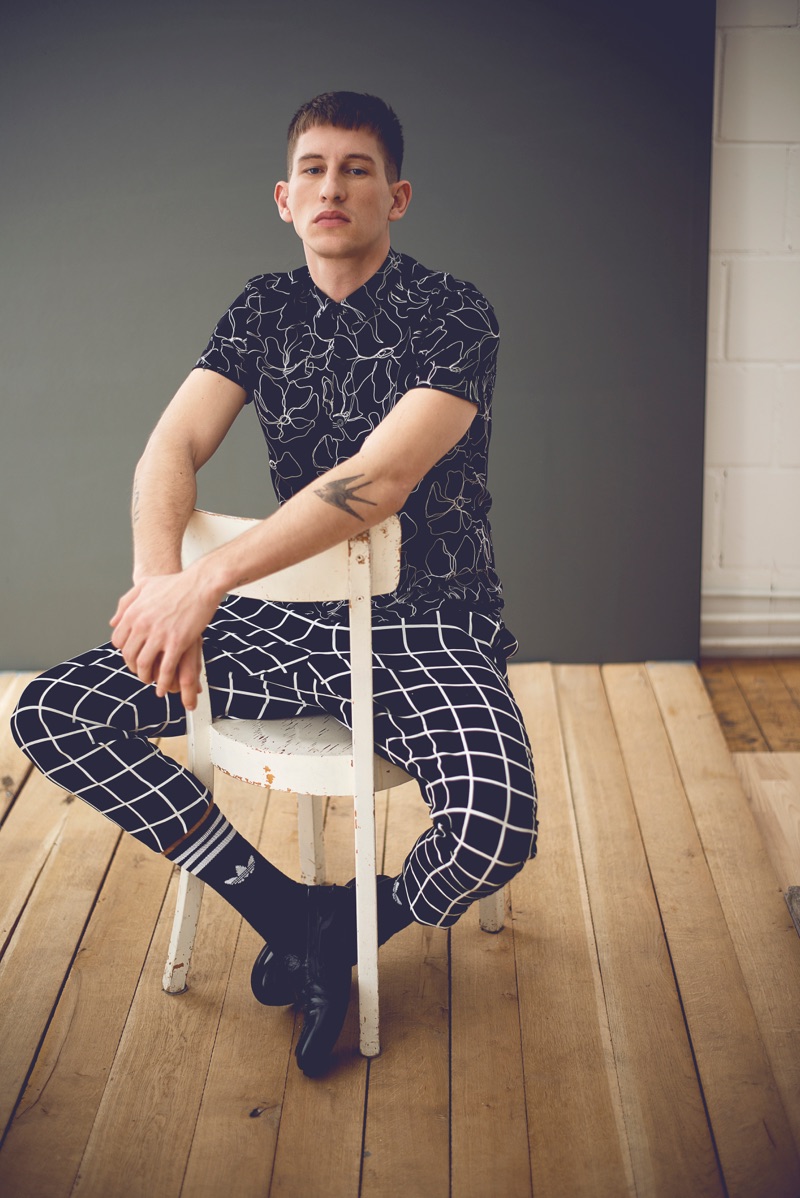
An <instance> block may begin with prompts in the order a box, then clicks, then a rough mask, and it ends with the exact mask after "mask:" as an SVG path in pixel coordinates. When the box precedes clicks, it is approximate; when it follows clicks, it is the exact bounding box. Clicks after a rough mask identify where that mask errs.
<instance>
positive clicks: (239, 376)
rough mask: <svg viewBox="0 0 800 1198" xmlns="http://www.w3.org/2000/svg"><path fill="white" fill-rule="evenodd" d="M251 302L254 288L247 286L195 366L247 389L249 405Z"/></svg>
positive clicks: (251, 359)
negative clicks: (211, 371)
mask: <svg viewBox="0 0 800 1198" xmlns="http://www.w3.org/2000/svg"><path fill="white" fill-rule="evenodd" d="M251 300H252V287H251V285H250V283H248V284H247V286H246V287H245V289H244V291H243V292H242V293H241V295H238V296H237V297H236V299H235V300H234V301H233V303H232V304H231V306H230V307H229V308H228V310H227V311H226V312H224V313H223V315H222V316H221V317H220V318H219V320H218V321H217V324H216V327H215V329H214V332H213V333H212V334H211V337H210V339H209V342H208V345H207V346H206V348H205V349H204V350H203V352H202V354H201V355H200V357H199V358H198V359H197V361H196V363H195V367H200V368H201V369H203V370H213V371H214V373H215V374H221V375H224V377H225V378H226V379H230V380H231V381H232V382H234V383H238V384H239V386H240V387H244V389H245V391H246V392H247V399H246V401H245V402H246V403H250V401H251V399H252V398H253V391H252V378H251V372H252V368H253V366H252V364H253V355H252V353H250V352H248V351H249V349H250V346H249V340H250V339H249V337H248V326H249V324H250V322H251V320H252V317H253V313H252V311H251V308H250V304H251Z"/></svg>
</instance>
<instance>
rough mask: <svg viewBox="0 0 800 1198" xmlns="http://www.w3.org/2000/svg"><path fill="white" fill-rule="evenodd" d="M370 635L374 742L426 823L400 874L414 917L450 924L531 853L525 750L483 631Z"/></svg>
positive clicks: (415, 628) (533, 829)
mask: <svg viewBox="0 0 800 1198" xmlns="http://www.w3.org/2000/svg"><path fill="white" fill-rule="evenodd" d="M471 623H472V625H473V627H472V628H471V629H470V628H469V627H459V626H456V625H448V624H446V623H443V622H442V621H440V620H438V619H436V618H435V617H433V618H431V619H430V621H429V622H428V623H423V624H407V625H406V626H405V627H403V628H393V627H390V628H386V629H378V630H376V635H375V639H374V647H375V655H376V674H375V704H376V739H377V740H378V743H379V744H380V746H381V748H382V750H383V751H384V752H385V753H386V755H387V756H388V757H390V758H391V759H392V760H393V761H396V762H398V763H399V764H401V765H402V766H403V767H404V768H405V769H406V770H407V771H408V772H409V773H410V774H412V775H413V776H414V777H415V778H417V780H418V781H419V783H420V787H421V790H422V794H423V797H424V798H425V801H426V802H427V804H428V807H429V808H430V812H431V818H432V826H431V828H430V829H428V830H427V831H426V832H425V833H423V835H422V836H421V837H420V838H419V839H418V840H417V842H416V844H415V845H414V846H413V848H412V849H411V852H410V853H409V855H408V857H407V858H406V861H405V863H404V866H403V872H402V884H403V887H404V889H405V892H406V896H407V900H408V903H409V905H410V908H411V911H412V912H413V915H414V918H415V920H417V922H419V923H425V924H433V925H435V926H438V927H444V928H447V927H451V926H452V925H453V924H454V923H455V922H456V920H457V919H458V918H459V916H460V915H461V914H462V913H463V912H464V911H465V910H466V908H467V907H468V906H469V905H470V904H471V903H473V902H474V901H475V900H476V899H480V898H483V897H485V896H486V895H488V894H491V893H493V892H494V891H496V890H498V889H500V888H501V887H503V886H504V885H505V884H506V883H507V882H508V881H509V880H510V879H511V878H512V877H514V875H515V874H516V873H518V872H519V870H520V869H521V868H522V867H523V865H524V864H525V862H526V861H527V860H529V859H530V858H531V857H533V856H534V855H535V851H536V835H537V826H538V825H537V820H536V785H535V781H534V774H533V763H532V759H531V750H530V744H529V741H528V736H527V733H526V731H525V726H524V723H523V721H522V717H521V714H520V712H519V709H518V707H517V705H516V703H515V701H514V699H513V696H512V695H511V692H510V690H509V688H508V684H507V681H506V677H505V669H504V665H503V664H502V662H498V661H497V660H496V659H495V656H494V655H493V652H492V645H491V630H492V626H491V622H490V621H487V620H485V619H477V618H475V619H474V620H473V621H471Z"/></svg>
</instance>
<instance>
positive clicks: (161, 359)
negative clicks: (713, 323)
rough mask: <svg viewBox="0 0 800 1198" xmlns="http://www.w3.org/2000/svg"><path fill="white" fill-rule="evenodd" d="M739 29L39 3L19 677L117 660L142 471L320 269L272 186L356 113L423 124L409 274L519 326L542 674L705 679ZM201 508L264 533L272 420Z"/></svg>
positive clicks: (18, 212) (508, 432)
mask: <svg viewBox="0 0 800 1198" xmlns="http://www.w3.org/2000/svg"><path fill="white" fill-rule="evenodd" d="M651 11H652V15H651ZM713 36H714V5H713V2H710V0H699V2H698V0H680V2H676V3H674V4H672V5H669V6H668V5H663V4H658V5H655V4H653V5H652V10H650V9H649V8H648V5H647V4H646V3H644V4H643V3H641V0H639V2H634V0H624V2H623V0H611V2H610V3H608V4H605V5H597V4H596V3H595V2H594V0H592V2H590V0H581V2H580V3H577V2H575V0H560V2H558V3H557V2H556V0H551V2H549V3H548V2H545V0H527V2H526V3H513V2H508V0H497V2H495V3H493V4H487V3H485V0H481V2H480V3H477V2H475V0H404V4H403V5H402V6H399V7H398V6H395V5H377V4H375V3H374V2H368V0H344V2H342V0H339V2H337V3H336V4H330V3H328V2H327V0H326V2H325V3H323V2H322V0H307V2H306V3H305V4H303V5H301V6H297V5H286V6H285V5H278V4H277V3H273V2H272V0H261V2H260V3H257V2H256V0H218V2H217V3H212V2H211V0H205V2H199V3H198V2H194V3H188V2H186V3H173V4H166V5H155V4H152V3H151V2H150V3H144V4H139V5H137V6H132V7H131V10H130V11H129V12H124V11H122V10H120V9H118V8H117V7H116V6H107V5H105V4H103V5H100V4H96V3H93V2H91V0H83V2H81V0H78V3H76V4H70V5H61V4H55V3H52V2H50V3H38V4H37V3H33V4H32V5H31V6H29V7H28V8H26V9H25V10H24V12H23V11H22V9H21V6H20V9H19V10H18V12H17V13H16V14H15V16H14V17H13V18H7V19H6V28H5V43H6V53H5V55H4V60H5V61H4V71H3V78H2V84H0V86H1V87H2V92H3V103H2V114H3V115H2V141H3V149H2V161H3V164H4V184H3V189H2V207H3V242H4V253H3V283H2V321H0V338H2V361H3V371H2V388H3V392H4V395H3V418H2V419H3V436H2V448H1V449H0V453H1V454H2V458H1V459H0V488H2V496H1V497H0V498H1V500H2V502H1V503H0V511H2V521H3V536H2V540H3V553H2V571H3V574H2V605H3V606H2V624H1V627H2V653H1V655H0V668H17V667H19V668H33V667H43V666H46V665H48V664H50V663H51V662H52V661H54V660H58V659H61V658H63V657H65V656H67V655H69V654H71V653H74V652H77V651H80V650H82V649H84V648H87V647H88V646H89V645H92V644H95V643H97V642H98V641H100V640H103V639H105V638H106V636H107V620H108V617H109V615H110V613H111V611H112V610H113V608H114V606H115V602H116V598H117V596H118V594H119V593H120V592H121V591H123V590H124V589H126V587H127V586H128V580H129V570H130V550H129V533H128V503H129V492H130V478H131V474H132V471H133V467H134V464H135V461H136V459H137V456H138V454H139V453H140V451H141V449H142V446H143V444H144V442H145V440H146V438H147V435H148V433H149V431H150V429H151V427H152V426H153V424H154V423H155V420H156V418H157V416H158V414H159V412H160V411H161V410H162V408H163V407H164V405H165V404H166V403H167V401H168V400H169V398H170V396H171V395H172V393H173V392H174V390H175V388H176V387H177V385H178V384H179V382H180V381H181V379H182V378H183V376H184V375H185V374H186V373H187V372H188V370H189V369H190V368H191V366H192V364H193V362H194V359H195V358H196V356H197V354H198V353H199V352H200V350H201V349H202V348H203V346H204V344H205V341H206V338H207V335H208V333H209V331H210V329H211V327H212V326H213V324H214V322H215V320H216V318H217V317H218V316H219V314H220V313H221V312H222V310H223V309H224V308H225V307H226V305H227V303H228V302H229V301H230V299H232V298H233V296H234V295H236V294H237V293H238V291H239V290H240V288H241V285H242V283H243V281H244V280H245V279H246V278H247V277H249V276H250V275H252V274H255V273H257V272H258V271H260V270H270V269H286V268H288V267H290V266H292V265H296V264H297V263H298V262H300V261H301V246H300V243H299V242H298V241H297V239H296V237H295V236H294V234H293V232H292V231H291V229H289V228H288V227H287V226H285V225H283V224H281V223H280V222H279V221H278V218H277V215H276V213H275V211H274V208H273V202H272V199H271V192H272V187H273V184H274V181H275V180H276V179H277V178H280V177H282V176H283V174H284V166H283V156H284V131H285V126H286V124H287V122H288V119H289V117H290V116H291V114H292V112H293V111H294V109H295V108H296V107H297V106H298V105H299V104H300V103H301V102H302V101H303V100H305V99H307V98H309V97H310V96H311V95H313V94H315V93H316V92H319V91H323V90H328V89H334V88H351V89H356V90H364V91H372V92H376V93H377V94H379V95H382V96H384V97H385V98H386V99H388V100H389V101H390V102H391V103H392V104H393V105H394V107H395V108H396V109H397V111H398V113H399V115H400V117H401V120H402V121H403V124H404V127H405V131H406V138H407V144H408V155H407V165H406V171H405V173H406V174H407V175H408V177H410V178H411V180H412V182H413V183H414V186H415V198H414V201H413V204H412V207H411V209H410V211H409V214H408V216H407V217H406V219H405V220H404V221H403V222H402V223H401V224H400V225H398V226H395V238H394V243H395V245H396V246H397V248H399V249H401V250H404V251H407V252H409V253H412V254H413V255H414V256H415V257H417V258H419V259H420V260H421V261H422V262H424V263H426V264H427V265H430V266H433V267H444V268H446V269H448V270H450V271H451V272H452V273H454V274H456V275H459V276H461V277H463V278H468V279H471V280H472V281H473V282H475V283H476V284H477V285H478V286H479V287H481V288H482V289H483V290H484V291H485V292H486V294H487V295H488V296H489V297H490V298H491V300H492V301H493V303H494V305H495V308H496V310H497V313H498V317H499V319H500V324H501V329H502V332H503V337H504V340H503V348H502V351H501V367H500V374H499V379H498V387H497V391H496V402H495V435H494V447H493V458H492V477H491V479H490V483H491V486H492V490H493V493H494V495H495V508H494V519H493V522H494V529H495V541H496V546H497V553H498V559H499V566H500V570H501V573H502V575H503V577H504V579H505V582H506V594H507V618H508V622H509V624H510V625H511V627H512V628H513V629H514V631H515V632H516V633H517V635H518V636H519V638H520V641H521V645H522V651H521V654H520V658H521V659H523V660H524V659H528V660H530V659H535V658H548V659H552V660H560V661H577V660H588V661H600V660H621V659H628V660H631V659H636V660H638V659H643V658H647V657H649V658H691V657H694V656H695V655H696V653H697V648H698V626H699V590H700V587H699V569H700V529H701V485H702V438H703V387H704V373H705V289H706V262H707V207H708V176H709V145H710V123H711V92H712V75H713ZM200 500H201V502H202V503H203V504H204V505H205V506H208V507H216V508H221V509H226V510H230V511H235V512H239V513H242V514H245V513H246V514H254V513H257V512H259V511H267V510H270V509H271V506H272V497H271V493H270V487H269V480H268V475H267V469H266V463H265V455H264V451H263V444H262V441H261V436H260V433H259V432H258V431H257V428H256V425H255V419H254V416H253V413H252V412H251V411H250V410H249V409H248V410H247V411H246V412H245V414H244V415H243V416H242V418H241V419H240V420H239V421H238V422H237V425H236V426H235V427H234V430H233V432H232V433H231V436H230V438H229V440H227V441H226V443H225V445H224V446H223V448H222V450H221V451H220V453H219V455H218V456H217V458H215V459H214V460H213V461H212V463H211V464H210V465H209V466H208V467H207V468H206V470H205V471H204V472H203V474H202V475H201V478H200Z"/></svg>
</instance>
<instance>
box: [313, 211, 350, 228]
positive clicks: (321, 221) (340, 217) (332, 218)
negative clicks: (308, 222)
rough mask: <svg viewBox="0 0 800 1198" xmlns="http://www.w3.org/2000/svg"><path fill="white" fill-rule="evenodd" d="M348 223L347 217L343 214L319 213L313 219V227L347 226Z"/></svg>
mask: <svg viewBox="0 0 800 1198" xmlns="http://www.w3.org/2000/svg"><path fill="white" fill-rule="evenodd" d="M349 223H350V218H349V216H345V214H344V213H343V212H320V214H319V216H315V217H314V224H315V225H348V224H349Z"/></svg>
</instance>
